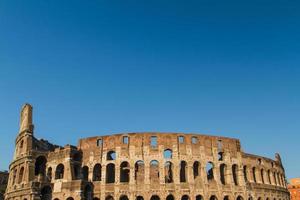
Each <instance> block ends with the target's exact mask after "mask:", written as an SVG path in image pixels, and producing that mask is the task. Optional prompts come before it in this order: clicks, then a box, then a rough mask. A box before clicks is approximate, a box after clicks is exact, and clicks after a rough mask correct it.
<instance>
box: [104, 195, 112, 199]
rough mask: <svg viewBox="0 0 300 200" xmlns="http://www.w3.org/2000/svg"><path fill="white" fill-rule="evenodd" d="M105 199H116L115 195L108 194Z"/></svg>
mask: <svg viewBox="0 0 300 200" xmlns="http://www.w3.org/2000/svg"><path fill="white" fill-rule="evenodd" d="M105 200H114V197H113V196H111V195H108V196H106V197H105Z"/></svg>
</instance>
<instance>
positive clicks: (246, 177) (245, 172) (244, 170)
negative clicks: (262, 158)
mask: <svg viewBox="0 0 300 200" xmlns="http://www.w3.org/2000/svg"><path fill="white" fill-rule="evenodd" d="M243 173H244V180H245V182H246V183H247V182H248V175H247V166H244V167H243Z"/></svg>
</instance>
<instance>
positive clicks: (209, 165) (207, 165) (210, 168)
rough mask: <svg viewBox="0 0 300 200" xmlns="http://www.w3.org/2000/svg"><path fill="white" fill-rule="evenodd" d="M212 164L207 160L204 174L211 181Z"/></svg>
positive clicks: (212, 173) (212, 175)
mask: <svg viewBox="0 0 300 200" xmlns="http://www.w3.org/2000/svg"><path fill="white" fill-rule="evenodd" d="M213 169H214V165H213V163H212V162H208V163H207V164H206V174H207V180H208V181H211V180H213V179H214V170H213Z"/></svg>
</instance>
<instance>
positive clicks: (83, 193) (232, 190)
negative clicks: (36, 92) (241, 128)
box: [5, 104, 289, 200]
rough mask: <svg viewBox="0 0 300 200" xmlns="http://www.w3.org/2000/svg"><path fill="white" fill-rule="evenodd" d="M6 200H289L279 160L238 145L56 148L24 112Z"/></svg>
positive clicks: (204, 142) (156, 142)
mask: <svg viewBox="0 0 300 200" xmlns="http://www.w3.org/2000/svg"><path fill="white" fill-rule="evenodd" d="M15 146H16V147H15V153H14V158H13V161H12V162H11V164H10V168H9V169H10V175H9V182H8V186H7V190H6V194H5V199H6V200H39V199H41V200H51V199H54V200H100V199H101V200H288V199H289V192H288V190H287V184H286V181H285V172H284V168H283V166H282V163H281V159H280V156H279V154H276V155H275V159H274V160H273V159H269V158H265V157H262V156H257V155H252V154H248V153H245V152H243V150H242V148H241V145H240V141H239V140H238V139H233V138H226V137H218V136H208V135H201V134H183V133H156V132H146V133H122V134H115V135H107V136H96V137H89V138H83V139H80V140H79V142H78V145H77V146H72V145H66V146H64V147H61V146H58V145H54V144H51V143H49V142H48V141H46V140H43V139H40V140H39V139H37V138H36V137H35V136H34V126H33V123H32V107H31V106H30V105H29V104H26V105H24V106H23V108H22V111H21V119H20V129H19V133H18V135H17V138H16V140H15Z"/></svg>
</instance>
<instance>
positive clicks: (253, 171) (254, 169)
mask: <svg viewBox="0 0 300 200" xmlns="http://www.w3.org/2000/svg"><path fill="white" fill-rule="evenodd" d="M252 176H253V181H254V183H256V168H255V167H253V168H252Z"/></svg>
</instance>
